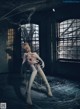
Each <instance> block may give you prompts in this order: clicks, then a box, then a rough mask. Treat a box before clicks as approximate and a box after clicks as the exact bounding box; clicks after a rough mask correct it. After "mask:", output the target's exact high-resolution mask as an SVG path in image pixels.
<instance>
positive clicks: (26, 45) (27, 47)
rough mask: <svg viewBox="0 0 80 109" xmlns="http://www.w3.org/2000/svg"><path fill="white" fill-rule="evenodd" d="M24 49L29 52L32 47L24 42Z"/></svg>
mask: <svg viewBox="0 0 80 109" xmlns="http://www.w3.org/2000/svg"><path fill="white" fill-rule="evenodd" d="M23 49H24V50H25V52H27V53H28V52H30V51H31V49H30V47H29V45H28V44H24V45H23Z"/></svg>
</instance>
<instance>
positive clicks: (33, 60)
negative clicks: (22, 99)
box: [22, 43, 52, 105]
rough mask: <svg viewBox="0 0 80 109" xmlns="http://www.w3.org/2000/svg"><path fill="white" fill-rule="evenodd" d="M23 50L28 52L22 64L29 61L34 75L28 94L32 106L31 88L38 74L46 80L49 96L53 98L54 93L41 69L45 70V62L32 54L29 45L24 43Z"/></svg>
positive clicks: (32, 75)
mask: <svg viewBox="0 0 80 109" xmlns="http://www.w3.org/2000/svg"><path fill="white" fill-rule="evenodd" d="M22 48H23V49H24V50H25V52H26V53H24V56H23V62H22V64H24V62H25V61H26V60H27V62H28V63H29V64H30V67H31V68H32V74H31V77H30V80H29V86H28V92H27V103H28V104H30V105H32V100H31V87H32V84H33V81H34V79H35V77H36V75H37V73H39V74H40V76H41V77H42V79H43V80H44V82H45V85H46V87H47V91H48V95H49V96H52V92H51V88H50V85H49V83H48V81H47V78H46V76H45V74H44V72H43V70H42V68H41V66H42V67H43V68H44V62H43V60H42V59H41V58H40V57H39V55H38V54H37V53H36V52H31V48H30V46H29V44H28V43H24V44H23V47H22ZM40 64H41V65H40Z"/></svg>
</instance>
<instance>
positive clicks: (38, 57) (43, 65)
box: [35, 53, 45, 68]
mask: <svg viewBox="0 0 80 109" xmlns="http://www.w3.org/2000/svg"><path fill="white" fill-rule="evenodd" d="M35 56H36V57H37V59H39V60H40V61H41V63H42V64H41V66H42V67H43V68H44V67H45V64H44V61H43V60H42V59H41V57H40V56H39V55H38V54H37V53H35Z"/></svg>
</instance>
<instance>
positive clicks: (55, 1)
mask: <svg viewBox="0 0 80 109" xmlns="http://www.w3.org/2000/svg"><path fill="white" fill-rule="evenodd" d="M60 4H62V0H0V21H2V20H4V19H6V18H9V17H13V16H15V15H18V14H20V13H23V12H28V11H32V10H35V11H40V10H44V9H47V8H56V7H58V6H59V5H60Z"/></svg>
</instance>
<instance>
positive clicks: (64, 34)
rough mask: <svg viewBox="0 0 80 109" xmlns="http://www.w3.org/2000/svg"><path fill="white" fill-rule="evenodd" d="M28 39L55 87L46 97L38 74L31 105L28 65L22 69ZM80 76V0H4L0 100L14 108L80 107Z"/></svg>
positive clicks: (0, 10)
mask: <svg viewBox="0 0 80 109" xmlns="http://www.w3.org/2000/svg"><path fill="white" fill-rule="evenodd" d="M25 42H28V43H29V45H30V47H31V49H32V51H34V52H37V53H38V54H39V55H40V57H41V58H42V59H43V61H44V63H45V68H44V69H43V70H44V72H45V75H46V76H47V78H48V81H49V83H50V85H51V89H52V93H53V97H51V98H49V97H47V95H46V92H45V88H42V87H43V86H42V85H44V83H43V81H42V79H41V78H39V77H37V78H36V80H35V81H37V82H39V83H40V85H39V83H36V88H35V85H33V86H34V87H33V89H32V100H33V105H32V106H29V105H28V104H27V103H26V100H25V99H26V96H27V95H26V75H27V72H28V70H27V68H24V73H23V74H21V69H22V67H21V63H22V56H23V53H24V51H23V49H22V44H23V43H25ZM25 72H26V73H25ZM79 80H80V1H79V0H11V1H9V0H6V1H5V0H1V1H0V103H6V105H7V108H9V109H43V108H44V109H79V108H80V81H79ZM39 87H40V90H39ZM4 109H6V108H4Z"/></svg>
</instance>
